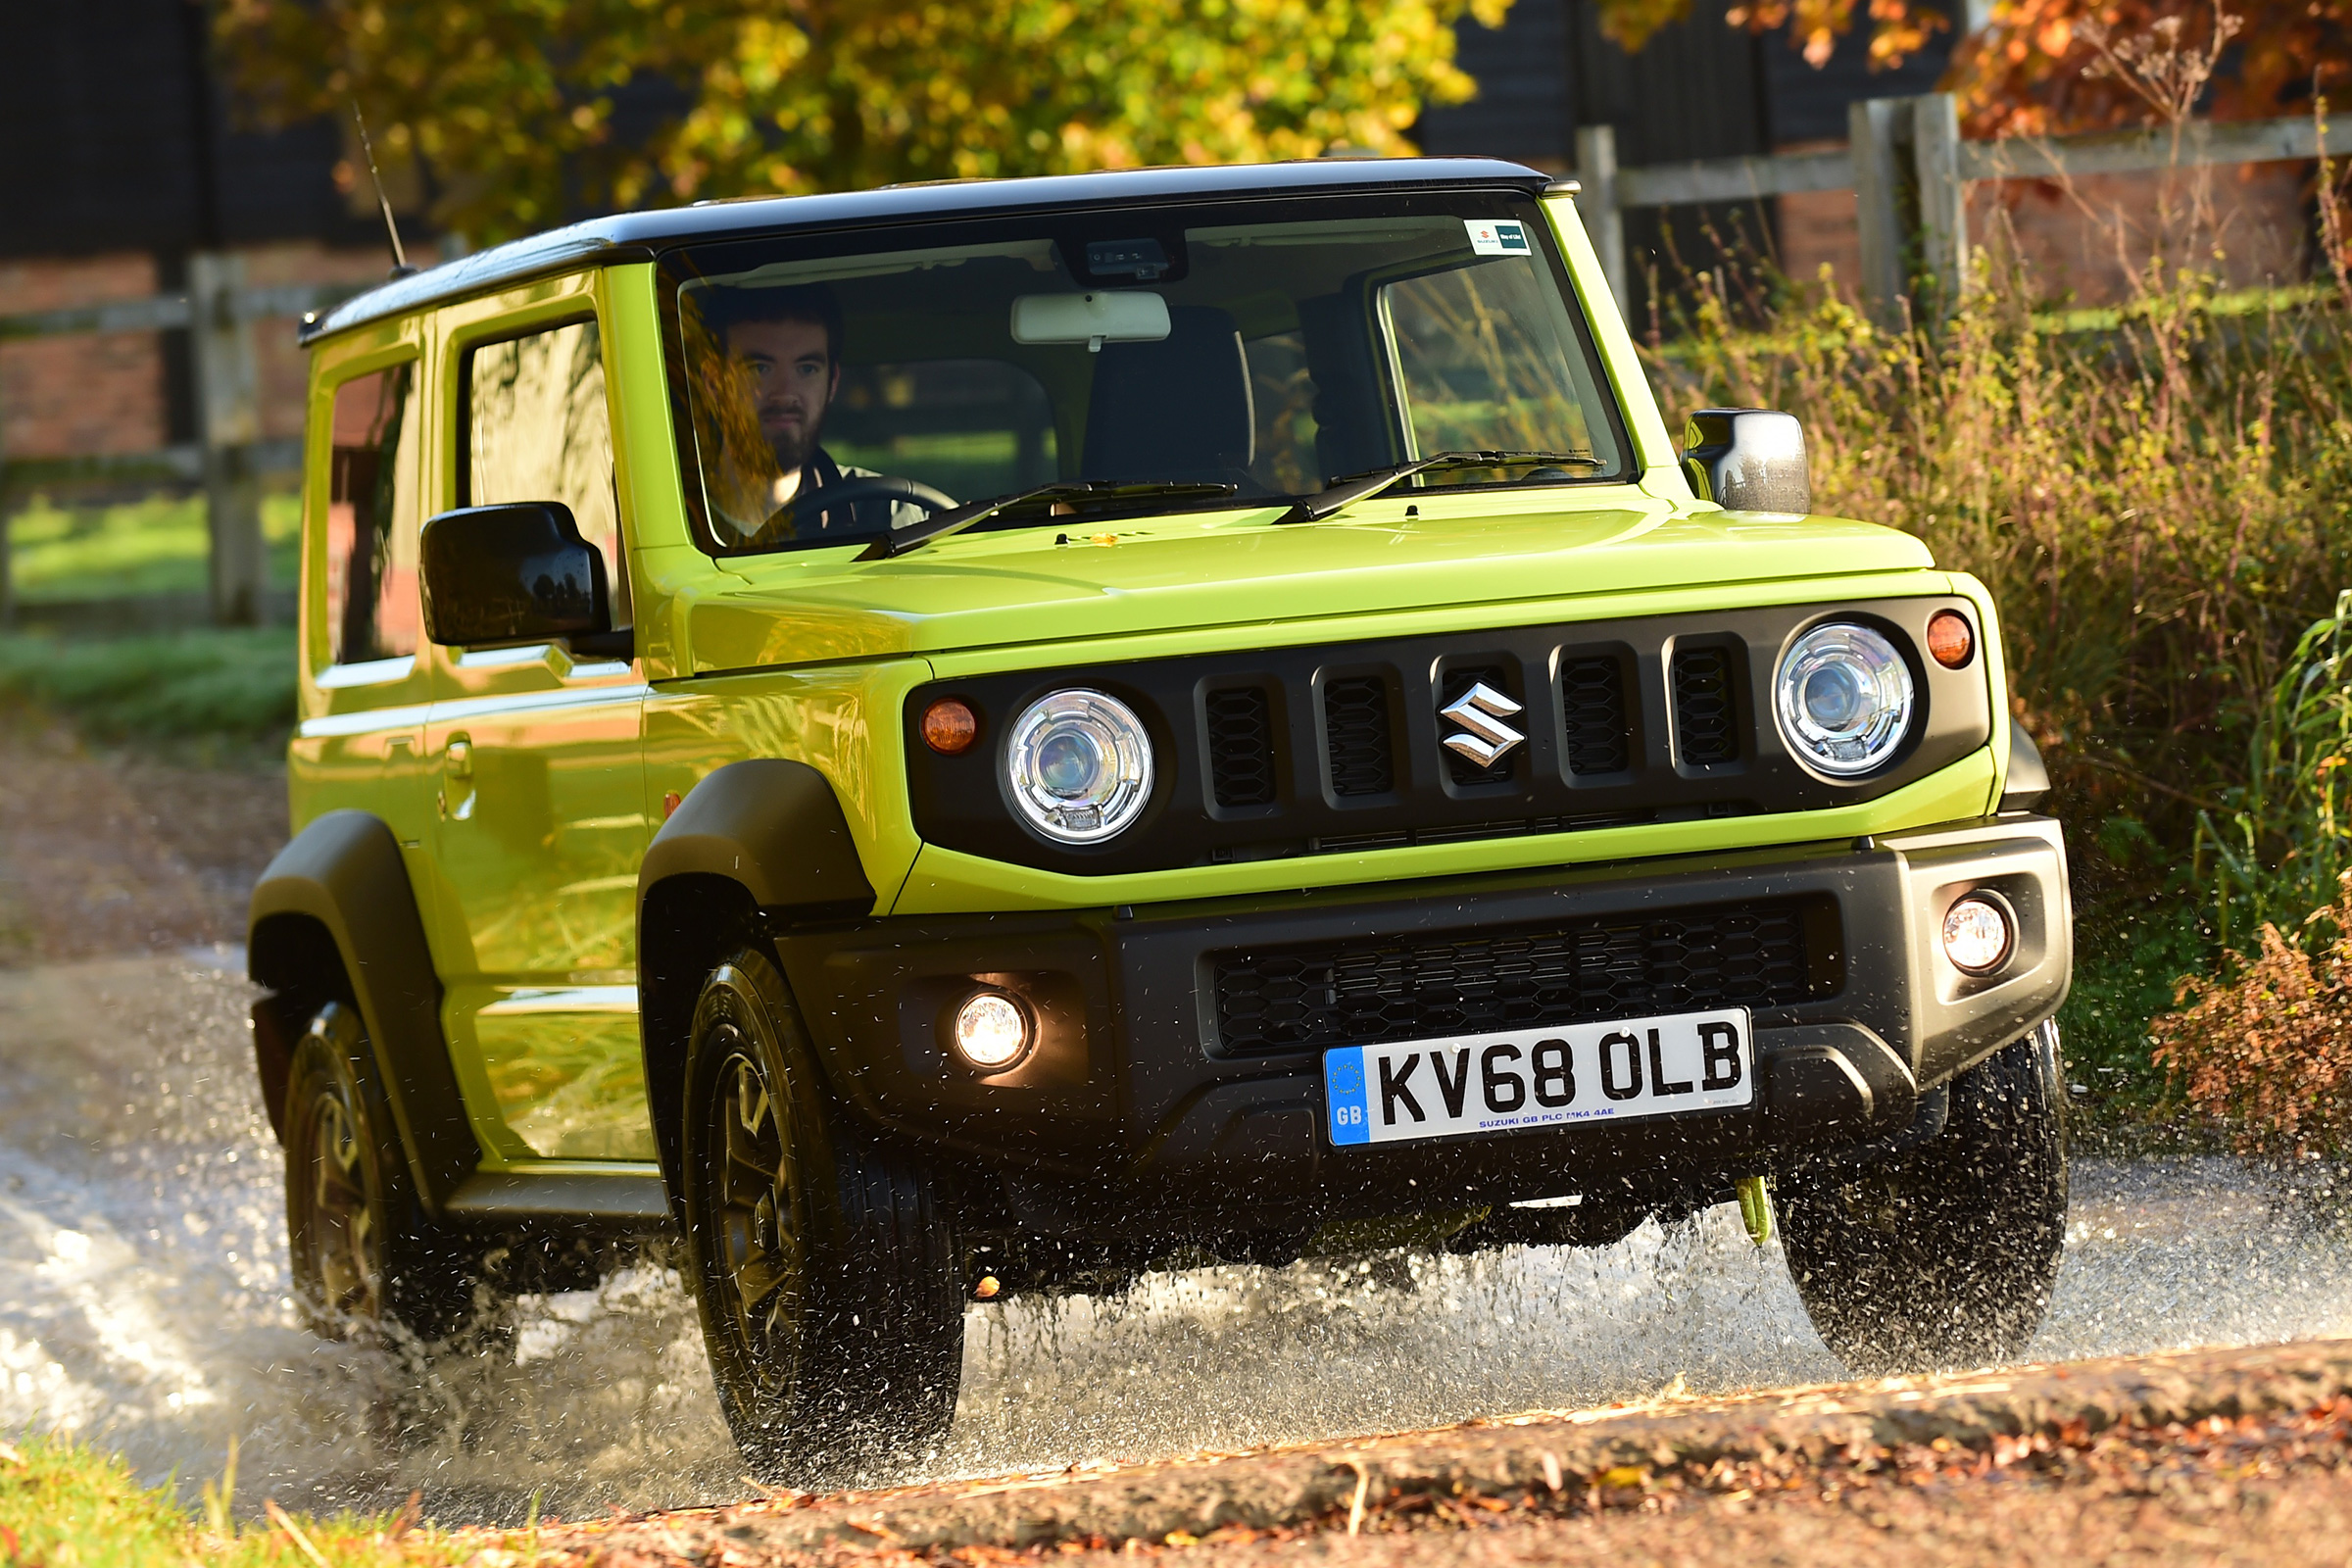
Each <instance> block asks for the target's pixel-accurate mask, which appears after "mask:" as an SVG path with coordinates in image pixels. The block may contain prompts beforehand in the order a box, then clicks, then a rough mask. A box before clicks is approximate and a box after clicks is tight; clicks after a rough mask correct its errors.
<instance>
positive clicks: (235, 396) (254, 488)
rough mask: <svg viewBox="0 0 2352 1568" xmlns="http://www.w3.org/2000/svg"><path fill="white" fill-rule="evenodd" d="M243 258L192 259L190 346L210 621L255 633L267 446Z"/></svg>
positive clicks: (264, 564)
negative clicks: (258, 456) (257, 450)
mask: <svg viewBox="0 0 2352 1568" xmlns="http://www.w3.org/2000/svg"><path fill="white" fill-rule="evenodd" d="M244 283H245V262H244V259H243V258H242V257H238V256H230V255H226V254H222V253H220V252H209V251H208V252H199V253H198V254H196V255H194V256H191V257H189V258H188V314H189V318H190V320H189V333H188V337H189V342H190V345H191V346H192V347H193V349H194V350H195V359H196V410H197V435H198V438H199V439H200V440H201V441H202V442H203V443H204V507H205V520H206V522H207V524H208V525H209V527H210V529H211V534H212V572H211V579H212V600H213V619H214V621H215V622H216V623H217V624H220V625H223V626H256V625H259V624H261V621H262V617H263V615H264V614H265V613H267V610H268V596H267V594H266V592H265V590H266V589H267V587H268V585H269V583H268V576H269V559H268V557H267V556H266V555H265V554H264V553H263V549H262V485H261V476H260V475H259V474H257V473H256V472H255V471H254V466H253V453H252V448H253V446H254V444H255V443H256V442H258V441H260V440H261V438H262V399H261V368H260V366H259V364H258V363H257V361H256V359H255V356H254V349H253V323H252V322H251V321H249V320H247V319H245V318H244V315H243V314H242V312H241V311H240V310H239V309H238V305H237V293H238V291H239V290H240V289H242V288H243V287H244Z"/></svg>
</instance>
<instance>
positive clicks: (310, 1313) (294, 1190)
mask: <svg viewBox="0 0 2352 1568" xmlns="http://www.w3.org/2000/svg"><path fill="white" fill-rule="evenodd" d="M374 1061H375V1053H374V1051H373V1050H372V1048H370V1046H369V1045H368V1034H367V1028H366V1025H365V1024H364V1023H363V1022H362V1021H361V1018H360V1013H359V1010H358V1009H357V1008H355V1007H353V1006H351V1005H349V1004H346V1003H340V1002H330V1003H328V1004H327V1005H325V1006H323V1007H321V1008H319V1011H318V1013H317V1014H316V1015H315V1016H314V1017H313V1018H312V1019H311V1025H310V1028H309V1029H308V1030H307V1031H306V1032H305V1033H304V1035H303V1037H302V1042H301V1044H300V1045H298V1046H297V1047H296V1048H295V1051H294V1059H293V1062H292V1064H291V1067H290V1069H289V1071H288V1073H287V1084H286V1105H285V1120H284V1127H285V1134H286V1136H285V1150H286V1248H287V1252H288V1256H289V1260H290V1262H291V1264H292V1271H293V1276H294V1299H295V1301H296V1303H297V1305H298V1307H299V1309H300V1311H301V1313H302V1318H303V1321H304V1323H305V1324H306V1325H308V1326H309V1327H310V1328H311V1330H312V1331H313V1332H314V1333H316V1334H318V1335H319V1337H320V1338H322V1339H329V1340H344V1339H354V1338H371V1337H375V1336H378V1335H381V1334H382V1333H384V1332H385V1331H386V1330H390V1331H392V1333H393V1334H394V1336H395V1337H400V1336H403V1335H406V1336H414V1337H415V1338H416V1339H418V1340H426V1341H429V1340H435V1339H439V1338H441V1337H443V1336H445V1335H447V1334H448V1333H449V1332H450V1331H452V1330H453V1329H455V1328H457V1327H458V1326H460V1325H461V1324H463V1323H464V1322H465V1321H466V1317H467V1316H468V1315H469V1313H470V1311H471V1309H472V1305H473V1293H472V1281H471V1279H470V1277H469V1274H468V1271H467V1270H466V1267H465V1266H464V1261H463V1260H464V1257H465V1250H464V1249H463V1248H461V1247H460V1246H458V1245H457V1243H456V1241H455V1240H454V1239H453V1238H451V1237H449V1236H447V1235H445V1234H443V1233H441V1231H440V1230H439V1228H438V1227H436V1226H435V1225H434V1224H433V1223H432V1221H431V1220H430V1219H429V1218H428V1217H427V1216H426V1214H425V1213H424V1211H423V1209H422V1208H421V1207H420V1206H419V1205H418V1203H417V1199H416V1195H415V1190H414V1187H413V1184H412V1183H411V1181H410V1179H409V1169H408V1161H407V1159H406V1157H405V1156H404V1155H403V1153H402V1152H401V1147H400V1140H399V1136H398V1134H397V1133H396V1132H395V1131H394V1130H393V1123H392V1115H391V1109H390V1107H389V1106H388V1105H387V1104H386V1103H385V1100H384V1095H383V1089H382V1086H381V1085H380V1084H379V1083H378V1082H377V1080H376V1076H375V1067H374Z"/></svg>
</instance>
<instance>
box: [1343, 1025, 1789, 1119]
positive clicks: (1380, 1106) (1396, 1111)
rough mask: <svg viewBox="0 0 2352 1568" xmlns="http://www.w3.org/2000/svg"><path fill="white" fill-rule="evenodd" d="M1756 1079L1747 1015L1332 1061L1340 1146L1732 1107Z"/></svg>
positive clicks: (1461, 1042) (1469, 1041)
mask: <svg viewBox="0 0 2352 1568" xmlns="http://www.w3.org/2000/svg"><path fill="white" fill-rule="evenodd" d="M1755 1077H1756V1074H1755V1052H1754V1048H1753V1044H1752V1042H1751V1040H1750V1038H1749V1029H1748V1019H1747V1009H1746V1008H1744V1007H1727V1008H1725V1009H1723V1010H1721V1011H1717V1012H1678V1013H1672V1014H1669V1015H1667V1016H1665V1017H1661V1018H1627V1019H1622V1020H1618V1021H1615V1022H1610V1023H1589V1024H1575V1025H1571V1026H1568V1027H1565V1028H1560V1027H1554V1028H1547V1029H1515V1030H1510V1031H1507V1032H1498V1033H1494V1034H1481V1035H1457V1036H1455V1037H1454V1038H1452V1039H1450V1040H1416V1041H1411V1042H1407V1043H1404V1044H1399V1045H1394V1046H1342V1047H1341V1048H1339V1049H1338V1050H1336V1051H1326V1052H1325V1053H1323V1100H1324V1107H1325V1119H1326V1121H1327V1124H1328V1125H1329V1127H1330V1129H1331V1141H1332V1142H1333V1143H1335V1144H1389V1143H1404V1142H1408V1141H1410V1140H1413V1139H1417V1138H1447V1137H1452V1136H1455V1135H1458V1134H1461V1133H1491V1132H1502V1131H1506V1130H1509V1129H1512V1128H1521V1127H1554V1126H1565V1125H1567V1124H1568V1123H1571V1122H1580V1121H1599V1120H1602V1119H1604V1118H1620V1119H1622V1118H1625V1117H1633V1116H1667V1115H1672V1114H1674V1113H1675V1112H1677V1111H1685V1110H1721V1109H1726V1108H1730V1107H1736V1106H1740V1105H1746V1104H1751V1103H1754V1101H1755V1096H1756V1088H1755Z"/></svg>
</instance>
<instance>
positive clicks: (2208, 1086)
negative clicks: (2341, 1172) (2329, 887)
mask: <svg viewBox="0 0 2352 1568" xmlns="http://www.w3.org/2000/svg"><path fill="white" fill-rule="evenodd" d="M2310 921H2311V923H2313V924H2318V923H2322V922H2325V923H2327V924H2330V925H2332V926H2333V927H2334V929H2335V931H2336V932H2337V935H2336V936H2335V938H2334V939H2333V940H2332V941H2329V942H2327V943H2326V944H2325V945H2324V946H2322V947H2321V948H2320V951H2319V952H2317V953H2316V954H2315V953H2312V952H2309V951H2306V949H2305V947H2304V946H2303V945H2302V944H2301V943H2299V942H2297V941H2295V940H2293V939H2291V938H2290V937H2289V936H2288V935H2287V933H2285V932H2282V931H2281V930H2280V929H2279V928H2278V926H2277V925H2276V924H2274V923H2271V922H2268V921H2266V922H2264V924H2263V927H2262V931H2261V946H2260V948H2259V949H2258V951H2257V952H2256V954H2255V955H2254V956H2252V957H2251V958H2249V957H2246V956H2242V955H2240V954H2235V953H2232V954H2231V955H2230V956H2229V957H2230V962H2231V964H2232V966H2233V968H2234V970H2235V973H2234V975H2233V977H2232V978H2230V979H2229V980H2226V981H2214V980H2204V979H2198V978H2194V977H2191V978H2189V979H2186V980H2183V981H2182V982H2181V983H2180V993H2179V997H2178V1001H2179V1002H2180V1004H2182V1007H2181V1010H2180V1011H2178V1012H2173V1013H2168V1014H2166V1015H2165V1016H2163V1017H2161V1018H2158V1019H2156V1020H2155V1021H2154V1022H2153V1023H2152V1024H2151V1025H2150V1026H2149V1029H2150V1033H2151V1034H2152V1035H2153V1036H2154V1037H2155V1040H2156V1053H2155V1057H2156V1061H2157V1064H2158V1065H2159V1066H2161V1067H2163V1068H2164V1069H2165V1070H2166V1071H2167V1072H2168V1073H2170V1074H2171V1075H2172V1078H2173V1081H2174V1083H2175V1084H2176V1085H2177V1086H2178V1088H2179V1089H2180V1093H2181V1095H2182V1097H2183V1098H2184V1099H2185V1100H2186V1101H2187V1103H2188V1104H2189V1105H2191V1106H2192V1107H2194V1108H2195V1109H2196V1110H2197V1111H2198V1112H2200V1113H2201V1114H2202V1115H2204V1116H2205V1117H2206V1118H2207V1119H2209V1120H2210V1121H2212V1122H2214V1123H2216V1124H2218V1125H2219V1126H2221V1127H2222V1128H2224V1129H2225V1130H2226V1131H2227V1133H2228V1135H2229V1140H2230V1143H2231V1144H2232V1146H2233V1147H2234V1148H2236V1150H2237V1151H2238V1152H2240V1153H2244V1154H2250V1155H2255V1156H2258V1157H2262V1158H2267V1159H2272V1160H2278V1161H2286V1160H2296V1159H2306V1158H2310V1157H2313V1156H2323V1157H2328V1158H2335V1157H2340V1156H2342V1155H2344V1154H2345V1153H2347V1152H2352V876H2347V877H2346V878H2345V879H2344V881H2343V882H2342V884H2341V885H2340V888H2339V892H2338V895H2337V897H2336V899H2335V900H2334V901H2333V902H2332V903H2331V904H2330V905H2328V906H2327V907H2324V908H2322V909H2320V910H2319V911H2317V912H2316V913H2314V914H2313V915H2312V916H2311V917H2310Z"/></svg>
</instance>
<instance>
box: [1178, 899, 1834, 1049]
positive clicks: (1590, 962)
mask: <svg viewBox="0 0 2352 1568" xmlns="http://www.w3.org/2000/svg"><path fill="white" fill-rule="evenodd" d="M1836 921H1837V913H1836V909H1835V907H1834V906H1832V905H1830V904H1829V903H1828V901H1826V900H1802V899H1787V900H1780V901H1776V902H1772V903H1767V904H1754V905H1746V906H1740V907H1726V908H1711V909H1688V910H1681V911H1678V912H1675V913H1672V914H1653V915H1600V916H1594V917H1593V918H1591V919H1586V920H1579V921H1574V922H1571V923H1569V924H1567V925H1564V926H1559V925H1555V926H1544V927H1540V928H1529V929H1523V930H1518V931H1499V932H1497V931H1484V932H1480V933H1479V934H1477V935H1475V936H1463V937H1459V938H1455V939H1451V940H1442V939H1431V940H1394V939H1392V940H1387V941H1382V940H1378V939H1373V940H1368V941H1363V942H1350V943H1334V944H1328V945H1319V946H1312V947H1304V946H1302V947H1297V948H1277V949H1271V950H1268V951H1266V952H1262V953H1246V952H1245V953H1226V954H1220V955H1218V956H1217V957H1216V960H1215V972H1216V987H1217V1027H1218V1034H1219V1036H1220V1038H1221V1039H1222V1040H1223V1042H1224V1045H1225V1049H1226V1050H1227V1051H1230V1052H1236V1053H1250V1052H1272V1051H1306V1050H1320V1049H1325V1048H1328V1047H1332V1046H1363V1045H1379V1044H1383V1043H1386V1042H1390V1041H1397V1040H1431V1039H1442V1038H1445V1037H1446V1036H1449V1035H1460V1034H1477V1033H1481V1032H1483V1031H1486V1030H1490V1029H1496V1030H1498V1029H1523V1028H1534V1027H1539V1026H1542V1025H1545V1024H1565V1023H1582V1022H1588V1021H1591V1020H1594V1019H1601V1018H1638V1017H1642V1016H1645V1015H1650V1014H1655V1013H1664V1012H1690V1011H1696V1010H1699V1009H1701V1008H1707V1007H1740V1006H1744V1007H1772V1006H1787V1005H1791V1004H1793V1003H1798V1002H1803V1001H1806V1000H1808V999H1811V998H1813V997H1818V996H1828V995H1832V994H1834V993H1835V992H1836V991H1837V989H1838V983H1839V982H1838V967H1839V965H1838V953H1837V951H1836V950H1837V948H1838V936H1837V925H1836ZM1808 927H1810V930H1808ZM1815 948H1818V949H1819V950H1820V951H1819V952H1815V951H1813V950H1814V949H1815Z"/></svg>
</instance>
